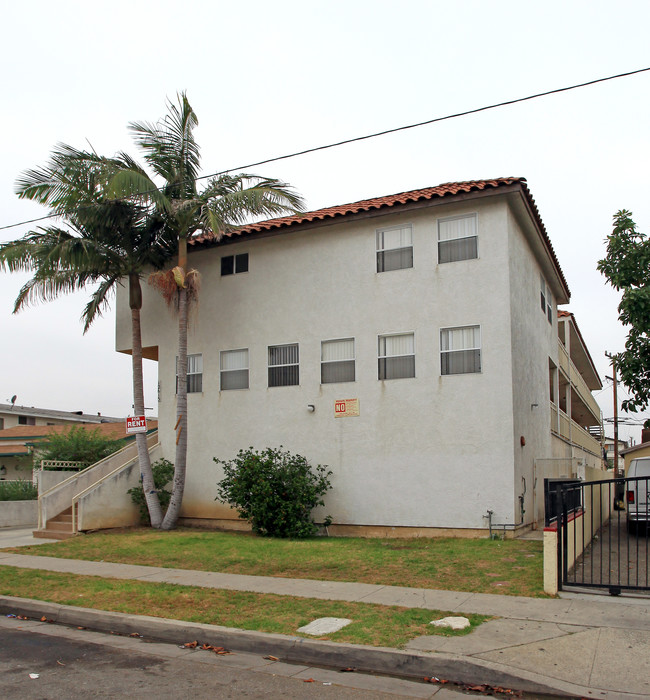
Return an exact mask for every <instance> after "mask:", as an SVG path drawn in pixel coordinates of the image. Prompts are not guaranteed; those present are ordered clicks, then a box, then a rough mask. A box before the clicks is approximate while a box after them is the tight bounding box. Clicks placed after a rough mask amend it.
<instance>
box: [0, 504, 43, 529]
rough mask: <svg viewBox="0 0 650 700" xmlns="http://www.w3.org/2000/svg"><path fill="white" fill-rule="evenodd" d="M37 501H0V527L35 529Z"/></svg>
mask: <svg viewBox="0 0 650 700" xmlns="http://www.w3.org/2000/svg"><path fill="white" fill-rule="evenodd" d="M37 522H38V501H36V500H33V501H0V527H34V528H35V527H36V523H37Z"/></svg>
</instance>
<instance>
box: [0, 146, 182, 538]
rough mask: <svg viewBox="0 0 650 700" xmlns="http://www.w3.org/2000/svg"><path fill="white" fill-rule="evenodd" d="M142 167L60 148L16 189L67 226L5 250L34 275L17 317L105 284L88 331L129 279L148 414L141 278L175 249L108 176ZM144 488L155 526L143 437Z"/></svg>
mask: <svg viewBox="0 0 650 700" xmlns="http://www.w3.org/2000/svg"><path fill="white" fill-rule="evenodd" d="M134 166H135V164H134V163H133V162H132V161H130V160H129V159H128V157H126V156H121V157H119V158H115V159H108V158H102V157H99V156H97V155H95V154H93V153H87V152H84V151H78V150H76V149H74V148H72V147H70V146H66V145H59V146H58V147H57V148H56V149H55V150H54V152H53V153H52V156H51V160H50V162H49V163H48V164H47V166H46V167H44V168H42V169H37V170H30V171H27V172H26V173H24V174H23V176H22V177H21V178H20V179H19V180H18V182H17V186H16V192H17V194H18V196H19V197H20V198H22V199H31V200H34V201H37V202H39V203H41V204H44V205H46V206H49V207H50V209H51V212H52V213H53V214H55V215H58V216H59V217H61V218H62V219H63V220H64V222H65V224H66V228H60V227H57V226H48V227H45V228H40V229H38V230H36V231H31V232H29V233H27V234H26V235H25V236H23V237H22V238H21V239H18V240H16V241H12V242H8V243H3V244H1V245H0V268H5V269H7V270H9V271H18V270H27V271H31V272H33V273H34V276H33V277H32V279H31V280H29V281H28V282H27V283H26V284H25V285H24V286H23V288H22V289H21V290H20V293H19V295H18V298H17V299H16V302H15V305H14V313H16V312H18V311H19V310H21V309H22V308H24V307H25V306H28V305H30V304H31V303H34V302H37V301H49V300H52V299H54V298H56V297H57V296H58V295H59V294H64V293H68V292H74V291H77V290H79V289H82V288H84V287H86V286H87V285H89V284H97V287H96V289H95V291H94V292H93V294H92V296H91V299H90V301H89V302H88V304H87V305H86V307H85V309H84V312H83V315H82V320H83V322H84V333H85V332H86V331H87V330H88V328H89V327H90V325H91V324H92V322H93V321H94V320H95V319H96V318H97V316H101V315H102V312H103V311H104V310H105V309H106V308H107V306H108V304H109V302H110V298H111V296H112V293H113V292H114V291H115V289H116V287H117V285H118V284H121V283H122V281H123V280H124V279H128V285H129V306H130V309H131V321H132V343H133V349H132V365H133V403H134V409H135V413H136V415H143V414H144V405H145V404H144V385H143V377H142V338H141V332H140V309H141V308H142V288H141V285H140V279H141V277H142V275H143V274H144V272H145V270H149V269H151V268H160V267H162V266H163V265H164V263H165V262H166V261H167V260H168V259H169V258H170V257H171V256H172V255H173V254H174V252H175V247H174V245H170V243H169V241H167V240H166V239H165V238H164V226H163V222H162V220H161V219H160V218H156V217H155V216H152V214H151V212H150V211H148V210H147V209H146V208H145V207H142V206H139V205H138V204H137V203H133V202H124V201H118V200H115V199H109V198H107V196H106V191H107V190H106V187H107V181H108V178H109V177H110V176H111V175H112V174H113V173H115V172H116V171H118V170H121V169H123V168H125V167H134ZM136 442H137V447H138V458H139V464H140V473H141V476H142V485H143V490H144V493H145V497H146V501H147V506H148V508H149V515H150V519H151V524H152V526H153V527H160V524H161V522H162V511H161V507H160V502H159V500H158V495H157V493H156V490H155V487H154V482H153V474H152V471H151V462H150V458H149V451H148V448H147V439H146V435H144V434H142V433H139V434H137V435H136Z"/></svg>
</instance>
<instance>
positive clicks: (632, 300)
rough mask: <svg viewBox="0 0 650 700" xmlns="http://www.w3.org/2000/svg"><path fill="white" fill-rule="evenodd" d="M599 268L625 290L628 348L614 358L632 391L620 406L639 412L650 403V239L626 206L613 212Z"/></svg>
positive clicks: (622, 309) (623, 302) (623, 320)
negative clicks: (604, 254)
mask: <svg viewBox="0 0 650 700" xmlns="http://www.w3.org/2000/svg"><path fill="white" fill-rule="evenodd" d="M598 269H599V270H600V272H602V273H603V275H605V277H606V278H607V281H608V282H609V283H610V284H611V285H612V287H614V289H616V290H617V291H619V292H622V296H621V302H620V304H619V306H618V312H619V316H618V318H619V320H620V321H621V323H623V324H624V325H625V326H627V327H628V329H629V330H628V335H627V340H626V341H625V350H624V351H623V352H620V353H618V354H617V355H615V356H614V362H615V364H616V368H617V370H618V372H619V373H620V377H621V380H622V382H623V384H624V385H625V386H626V387H627V389H628V390H629V392H630V394H631V397H630V398H629V399H625V400H624V401H623V402H622V404H621V406H622V408H623V410H624V411H630V412H632V413H636V412H637V411H642V410H644V409H646V408H647V407H648V405H649V404H650V239H649V238H648V237H647V236H646V235H645V234H643V233H639V232H638V231H637V230H636V224H635V223H634V221H633V220H632V212H630V211H627V210H625V209H623V210H621V211H618V212H617V213H616V214H615V215H614V229H613V231H612V233H611V234H610V235H609V236H608V237H607V255H606V256H605V257H604V258H603V259H602V260H600V261H599V262H598ZM646 427H650V421H646Z"/></svg>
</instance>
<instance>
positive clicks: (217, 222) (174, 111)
mask: <svg viewBox="0 0 650 700" xmlns="http://www.w3.org/2000/svg"><path fill="white" fill-rule="evenodd" d="M197 125H198V119H197V117H196V114H195V112H194V110H193V109H192V107H191V106H190V103H189V101H188V99H187V95H186V94H185V93H184V92H183V93H180V94H179V95H178V104H174V103H172V102H168V113H167V115H166V116H165V117H164V118H163V119H161V120H159V121H158V122H156V123H153V124H152V123H148V122H133V123H131V124H130V127H129V128H130V130H131V131H132V133H133V135H134V138H135V142H136V144H137V145H138V147H139V148H140V150H141V151H142V153H143V154H144V159H145V161H146V163H147V165H148V166H149V167H150V169H151V170H152V171H153V176H152V177H150V176H149V175H147V174H146V173H145V171H144V169H142V168H139V167H129V168H125V169H123V170H122V171H121V172H119V173H118V174H117V175H116V176H115V177H114V178H113V180H112V182H111V189H112V192H113V195H114V196H116V197H119V198H129V201H136V202H141V203H143V204H146V205H148V206H150V207H152V208H154V210H155V211H157V212H158V214H159V216H160V217H161V218H162V219H164V222H165V229H166V231H167V234H166V237H168V238H174V239H175V240H176V242H177V250H178V267H177V268H175V269H174V275H173V279H174V280H175V285H176V295H175V299H174V301H175V305H176V307H177V309H178V361H177V365H178V390H177V397H176V413H177V422H176V430H177V431H178V434H177V439H176V458H175V462H174V486H173V493H172V497H171V501H170V504H169V507H168V509H167V513H166V515H165V519H164V521H163V524H162V528H163V529H164V530H166V529H171V528H173V527H175V525H176V522H177V520H178V516H179V514H180V509H181V503H182V499H183V491H184V488H185V473H186V465H187V444H188V433H187V325H188V295H189V296H192V295H196V294H197V293H198V292H197V284H196V282H197V279H198V273H196V272H195V271H188V269H187V244H188V240H189V239H190V238H191V236H192V235H193V234H194V233H196V232H197V231H201V232H203V233H207V234H210V235H211V236H212V237H213V239H214V240H215V241H218V240H219V239H220V238H221V237H222V236H223V235H224V234H227V233H229V232H231V231H233V230H234V229H236V227H237V226H238V225H241V224H242V223H244V222H246V221H247V220H249V219H250V218H251V217H259V216H277V215H280V214H286V213H294V212H296V211H300V210H301V209H302V206H303V204H302V199H301V197H300V196H299V195H297V194H296V193H295V192H294V191H293V190H292V189H291V187H289V186H288V185H287V184H286V183H284V182H281V181H279V180H275V179H267V178H262V177H259V176H257V175H250V174H244V173H241V174H238V175H227V174H222V175H219V176H215V177H211V178H209V179H208V181H207V183H206V186H205V188H204V189H202V190H199V187H198V181H199V179H200V178H199V166H200V149H199V146H198V144H197V142H196V140H195V138H194V129H195V127H196V126H197ZM157 183H160V185H161V186H160V188H158V185H157ZM169 279H171V276H170V277H169Z"/></svg>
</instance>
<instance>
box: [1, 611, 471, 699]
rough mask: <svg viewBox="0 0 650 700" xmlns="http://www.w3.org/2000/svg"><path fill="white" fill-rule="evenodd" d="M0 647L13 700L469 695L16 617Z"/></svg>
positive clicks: (6, 622)
mask: <svg viewBox="0 0 650 700" xmlns="http://www.w3.org/2000/svg"><path fill="white" fill-rule="evenodd" d="M0 648H1V649H2V650H3V651H2V654H0V677H1V678H2V691H1V693H2V697H4V698H8V699H9V698H11V699H12V700H13V699H14V698H15V699H19V700H44V699H46V700H70V698H79V699H85V698H123V697H125V698H126V697H145V696H147V695H151V696H153V697H155V698H156V700H178V698H184V697H187V698H192V699H193V700H203V699H204V698H205V699H206V700H207V699H208V698H210V700H214V699H215V698H217V699H221V698H223V699H226V698H233V699H234V698H264V699H265V700H268V699H269V698H288V699H292V698H300V699H302V698H310V699H311V698H314V699H315V700H321V699H323V700H335V699H336V700H339V699H341V700H370V699H371V698H373V699H376V700H399V699H400V698H409V699H411V698H434V697H435V698H436V700H459V698H462V697H467V695H465V694H463V693H461V692H460V691H457V690H454V689H451V688H447V687H441V686H437V685H432V684H425V683H416V682H413V681H406V680H401V679H397V678H386V677H382V676H371V675H365V674H360V673H341V672H340V671H333V670H326V669H319V668H315V667H308V666H302V665H293V664H286V663H281V662H277V661H273V660H272V659H265V658H263V657H261V656H259V655H256V654H248V653H243V652H237V653H234V654H228V655H223V656H220V655H217V654H215V653H214V652H212V651H203V650H200V649H186V648H180V647H179V646H177V645H173V644H164V643H157V642H148V641H146V640H143V639H139V638H131V637H122V636H117V635H109V634H101V633H97V632H92V631H90V630H83V629H82V630H79V629H74V628H69V627H64V626H61V625H53V624H47V623H42V622H37V621H27V620H19V619H16V618H4V617H3V618H0ZM30 674H31V676H37V677H31V676H30ZM310 679H311V680H312V681H313V682H311V681H310ZM475 697H476V696H475Z"/></svg>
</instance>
